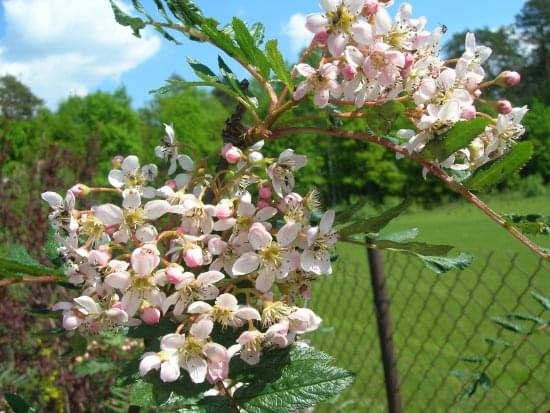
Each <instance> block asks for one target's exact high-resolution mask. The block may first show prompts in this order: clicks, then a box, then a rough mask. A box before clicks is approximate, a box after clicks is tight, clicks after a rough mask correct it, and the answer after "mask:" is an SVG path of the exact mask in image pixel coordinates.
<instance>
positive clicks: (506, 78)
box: [496, 70, 521, 87]
mask: <svg viewBox="0 0 550 413" xmlns="http://www.w3.org/2000/svg"><path fill="white" fill-rule="evenodd" d="M520 82H521V75H520V74H519V73H518V72H513V71H511V70H505V71H504V72H502V73H501V74H500V75H498V77H497V78H496V84H497V85H500V86H504V87H514V86H517V85H518V84H519V83H520Z"/></svg>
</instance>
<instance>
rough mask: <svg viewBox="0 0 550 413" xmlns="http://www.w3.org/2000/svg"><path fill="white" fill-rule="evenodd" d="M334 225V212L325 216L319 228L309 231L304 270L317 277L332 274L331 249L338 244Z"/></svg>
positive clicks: (303, 261)
mask: <svg viewBox="0 0 550 413" xmlns="http://www.w3.org/2000/svg"><path fill="white" fill-rule="evenodd" d="M333 223H334V211H327V212H325V213H324V214H323V217H322V218H321V222H320V223H319V226H318V227H312V228H310V229H309V230H308V231H307V248H306V249H305V250H304V252H303V253H302V256H301V259H300V263H301V265H302V269H303V270H304V271H307V272H313V273H315V274H317V275H323V274H327V275H328V274H331V273H332V266H331V264H330V249H331V247H332V246H333V245H334V244H335V243H336V241H337V236H336V233H335V232H334V231H332V230H331V227H332V224H333Z"/></svg>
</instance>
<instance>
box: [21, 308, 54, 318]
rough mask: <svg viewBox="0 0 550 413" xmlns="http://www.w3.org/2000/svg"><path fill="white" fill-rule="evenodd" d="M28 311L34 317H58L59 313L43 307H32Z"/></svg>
mask: <svg viewBox="0 0 550 413" xmlns="http://www.w3.org/2000/svg"><path fill="white" fill-rule="evenodd" d="M29 313H30V314H31V315H32V316H33V317H36V318H59V317H60V315H61V312H59V311H53V310H50V309H49V308H45V307H38V308H36V307H35V308H32V309H31V310H30V311H29Z"/></svg>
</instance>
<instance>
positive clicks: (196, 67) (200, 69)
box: [187, 57, 220, 82]
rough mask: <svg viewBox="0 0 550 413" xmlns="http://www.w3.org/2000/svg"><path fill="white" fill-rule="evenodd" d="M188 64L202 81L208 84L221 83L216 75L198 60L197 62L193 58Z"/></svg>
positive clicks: (188, 60) (189, 59) (189, 58)
mask: <svg viewBox="0 0 550 413" xmlns="http://www.w3.org/2000/svg"><path fill="white" fill-rule="evenodd" d="M187 63H189V66H191V69H193V72H195V74H196V75H197V76H198V77H199V78H200V79H202V80H204V81H207V82H219V81H220V79H219V78H218V76H216V74H215V73H214V72H213V71H212V70H211V69H210V68H209V67H208V66H206V65H204V64H202V63H201V62H199V61H198V60H195V59H193V58H191V57H188V58H187Z"/></svg>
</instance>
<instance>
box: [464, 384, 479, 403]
mask: <svg viewBox="0 0 550 413" xmlns="http://www.w3.org/2000/svg"><path fill="white" fill-rule="evenodd" d="M477 383H478V382H477V380H475V381H474V382H472V383H470V384H468V385H467V386H466V388H465V389H464V391H463V392H462V395H461V396H460V398H461V399H462V400H467V399H470V398H471V397H472V396H473V395H474V394H475V393H476V390H477Z"/></svg>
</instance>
